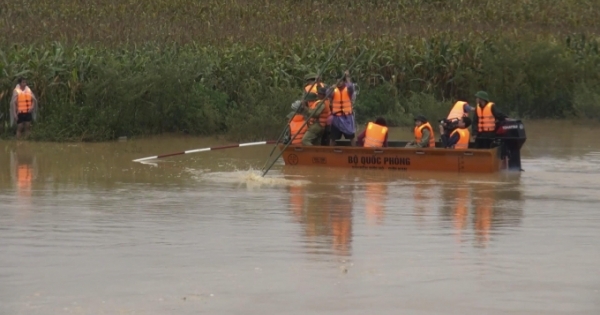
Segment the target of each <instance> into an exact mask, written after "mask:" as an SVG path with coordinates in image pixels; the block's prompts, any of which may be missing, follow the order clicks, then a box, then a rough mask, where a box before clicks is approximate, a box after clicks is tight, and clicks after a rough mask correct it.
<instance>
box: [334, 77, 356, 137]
mask: <svg viewBox="0 0 600 315" xmlns="http://www.w3.org/2000/svg"><path fill="white" fill-rule="evenodd" d="M353 94H354V85H353V84H352V81H351V78H350V72H349V71H348V70H346V71H345V72H344V79H343V80H341V81H339V82H338V83H337V85H336V86H335V87H334V88H333V93H330V95H331V96H330V100H331V114H332V115H333V118H332V121H331V134H330V144H331V145H332V146H333V145H335V141H336V140H339V139H341V138H342V136H344V139H348V140H350V143H351V145H352V146H354V145H356V138H355V130H356V126H355V125H354V112H353V110H352V96H353Z"/></svg>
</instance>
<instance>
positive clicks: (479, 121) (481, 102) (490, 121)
mask: <svg viewBox="0 0 600 315" xmlns="http://www.w3.org/2000/svg"><path fill="white" fill-rule="evenodd" d="M475 102H476V103H477V109H476V115H475V116H474V117H473V127H472V134H473V136H474V137H475V147H476V148H479V149H489V148H490V147H491V144H492V142H493V141H494V138H495V137H496V122H497V121H504V120H505V119H507V118H508V117H507V116H506V115H504V114H503V113H502V112H500V111H499V110H498V109H497V108H496V106H495V104H494V103H493V102H490V98H489V96H488V94H487V92H484V91H479V92H477V93H475Z"/></svg>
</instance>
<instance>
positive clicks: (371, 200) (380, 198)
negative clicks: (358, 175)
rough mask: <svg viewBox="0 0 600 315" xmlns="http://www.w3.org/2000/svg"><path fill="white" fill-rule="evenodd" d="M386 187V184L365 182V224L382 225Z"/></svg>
mask: <svg viewBox="0 0 600 315" xmlns="http://www.w3.org/2000/svg"><path fill="white" fill-rule="evenodd" d="M388 187H389V185H388V184H387V183H385V182H381V181H374V182H371V181H367V182H365V215H366V218H367V224H369V225H383V222H384V217H385V201H386V200H387V195H388Z"/></svg>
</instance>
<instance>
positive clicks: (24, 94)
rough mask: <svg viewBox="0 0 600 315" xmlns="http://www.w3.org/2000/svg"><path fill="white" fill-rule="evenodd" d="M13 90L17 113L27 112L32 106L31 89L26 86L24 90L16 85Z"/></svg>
mask: <svg viewBox="0 0 600 315" xmlns="http://www.w3.org/2000/svg"><path fill="white" fill-rule="evenodd" d="M15 92H17V113H29V112H30V111H31V109H32V107H33V102H32V101H33V98H32V97H31V90H30V89H29V87H26V88H25V91H23V90H21V89H20V88H19V87H16V88H15Z"/></svg>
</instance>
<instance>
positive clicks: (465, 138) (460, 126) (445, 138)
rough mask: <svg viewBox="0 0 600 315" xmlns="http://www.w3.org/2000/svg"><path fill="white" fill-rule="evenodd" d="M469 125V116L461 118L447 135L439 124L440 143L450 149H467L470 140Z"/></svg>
mask: <svg viewBox="0 0 600 315" xmlns="http://www.w3.org/2000/svg"><path fill="white" fill-rule="evenodd" d="M469 126H471V118H469V117H463V118H461V119H460V120H459V121H458V123H457V125H456V128H454V130H452V131H451V132H450V134H449V135H448V134H447V133H446V132H445V131H446V130H445V128H444V127H442V126H440V134H441V135H442V143H443V145H444V148H450V149H468V148H469V141H471V135H470V132H469V129H468V128H469Z"/></svg>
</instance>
